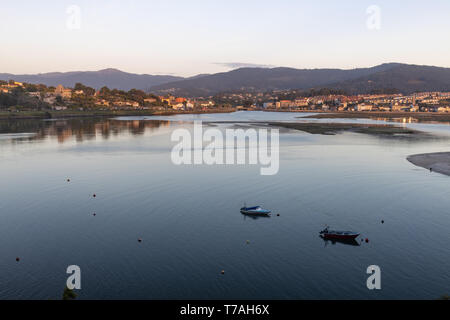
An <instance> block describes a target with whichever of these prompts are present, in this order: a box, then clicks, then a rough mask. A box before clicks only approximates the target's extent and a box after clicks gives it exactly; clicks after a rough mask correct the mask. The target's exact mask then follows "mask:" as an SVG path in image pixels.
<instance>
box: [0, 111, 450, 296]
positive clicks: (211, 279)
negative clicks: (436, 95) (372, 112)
mask: <svg viewBox="0 0 450 320" xmlns="http://www.w3.org/2000/svg"><path fill="white" fill-rule="evenodd" d="M297 116H299V114H291V113H260V112H240V113H234V114H215V115H201V116H200V115H197V116H192V115H179V116H174V117H155V118H152V117H140V118H120V119H96V120H92V119H83V120H76V119H72V120H57V121H37V120H29V121H25V120H24V121H14V122H6V121H3V122H2V121H0V161H1V162H0V163H1V169H0V219H1V220H0V221H1V223H0V257H1V259H0V298H1V299H59V298H60V297H61V294H62V291H63V288H64V286H65V281H66V279H67V276H68V275H67V274H66V273H65V271H66V268H67V266H69V265H72V264H75V265H79V266H80V267H81V273H82V290H81V291H80V292H79V298H80V299H435V298H438V297H440V296H442V295H444V294H450V268H449V264H450V209H449V208H450V178H449V177H447V176H443V175H439V174H430V173H429V172H427V171H426V170H424V169H421V168H418V167H415V166H413V165H412V164H410V163H409V162H407V161H406V157H407V156H408V155H411V154H416V153H423V152H438V151H450V150H449V149H450V139H449V137H448V133H449V132H450V131H449V128H450V127H449V126H448V125H426V124H411V125H409V124H407V125H408V126H412V127H420V128H421V129H423V130H429V131H433V132H435V133H436V134H440V135H442V137H441V138H438V137H437V136H436V137H437V138H436V139H426V140H410V139H392V138H391V139H389V138H379V137H374V136H368V135H363V134H356V133H343V134H338V135H336V136H322V135H310V134H307V133H303V132H299V131H287V130H281V133H280V171H279V173H278V174H277V175H275V176H261V175H260V174H259V169H260V167H259V166H250V165H245V166H175V165H173V164H172V162H171V158H170V151H171V149H172V147H173V145H174V143H173V142H171V141H170V135H171V133H172V131H173V130H174V129H176V128H180V127H184V128H188V129H190V128H192V122H191V121H192V120H193V119H203V120H205V121H247V120H248V121H262V122H263V121H269V120H278V121H302V120H299V119H296V118H295V117H297ZM333 121H339V122H354V121H355V120H348V121H345V120H342V119H340V120H333ZM364 121H366V122H367V121H372V120H364ZM230 125H232V124H229V123H224V124H218V125H217V126H218V128H226V127H227V126H230ZM67 178H70V179H71V181H70V182H67V181H66V179H67ZM94 193H95V194H96V195H97V197H96V198H93V197H92V195H93V194H94ZM244 202H246V203H247V204H262V205H264V207H266V208H269V209H273V210H274V212H275V213H280V216H279V217H277V216H276V215H274V216H272V217H271V218H266V219H262V218H261V219H251V218H245V217H244V216H242V215H241V214H240V213H239V208H240V207H241V206H242V205H243V203H244ZM94 212H95V213H96V216H93V213H94ZM381 220H384V221H385V223H384V224H382V223H381ZM325 224H328V225H330V226H332V227H333V228H342V229H350V230H355V231H358V232H361V234H362V236H363V237H364V238H369V240H370V242H369V243H362V244H361V245H360V246H352V245H346V244H342V243H335V244H333V243H331V242H325V241H323V240H322V239H321V238H319V237H318V232H319V231H320V230H321V229H322V228H323V226H324V225H325ZM138 238H142V239H143V242H142V243H138V241H137V239H138ZM247 240H249V241H250V242H249V244H247V243H246V241H247ZM16 257H20V259H21V260H20V262H16V260H15V259H16ZM373 264H375V265H379V266H380V267H381V270H382V290H380V291H376V292H374V291H369V290H368V289H367V287H366V279H367V277H368V275H367V274H366V269H367V267H368V266H369V265H373ZM221 270H225V275H221V274H220V272H221Z"/></svg>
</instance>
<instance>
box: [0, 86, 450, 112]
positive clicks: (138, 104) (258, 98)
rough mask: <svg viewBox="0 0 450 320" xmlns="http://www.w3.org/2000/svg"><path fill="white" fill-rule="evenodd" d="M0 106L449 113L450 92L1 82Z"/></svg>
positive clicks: (9, 109) (13, 108)
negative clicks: (157, 90) (196, 89)
mask: <svg viewBox="0 0 450 320" xmlns="http://www.w3.org/2000/svg"><path fill="white" fill-rule="evenodd" d="M0 108H1V109H2V110H3V111H7V112H20V111H23V110H52V111H63V110H77V111H85V110H102V111H113V110H149V111H152V112H158V111H159V112H164V111H172V112H185V111H203V112H207V111H212V110H218V109H221V108H227V109H234V110H268V111H269V110H270V111H315V112H317V111H324V112H326V111H333V112H337V111H348V112H354V111H358V112H370V111H382V112H439V113H448V112H450V92H417V93H414V94H410V95H403V94H401V93H376V94H375V93H374V94H360V95H346V94H344V93H341V92H335V91H333V90H328V89H322V90H317V91H315V90H310V91H301V90H284V91H271V92H251V93H245V92H234V93H223V94H218V95H215V96H210V97H195V98H192V97H191V98H189V97H177V96H172V95H165V96H158V95H155V94H152V93H146V92H144V91H142V90H137V89H132V90H129V91H123V90H118V89H109V88H108V87H103V88H101V89H100V90H96V89H94V88H91V87H87V86H85V85H83V84H81V83H77V84H75V86H74V87H73V88H68V87H64V86H63V85H61V84H60V85H58V86H56V87H52V86H46V85H43V84H29V83H21V82H17V81H14V80H10V81H0Z"/></svg>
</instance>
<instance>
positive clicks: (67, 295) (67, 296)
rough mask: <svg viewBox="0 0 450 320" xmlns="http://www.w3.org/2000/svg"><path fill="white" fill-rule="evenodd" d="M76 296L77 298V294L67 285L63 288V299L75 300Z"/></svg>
mask: <svg viewBox="0 0 450 320" xmlns="http://www.w3.org/2000/svg"><path fill="white" fill-rule="evenodd" d="M76 298H77V294H76V293H75V292H74V291H73V290H70V289H69V288H67V287H65V288H64V292H63V296H62V299H63V300H75V299H76Z"/></svg>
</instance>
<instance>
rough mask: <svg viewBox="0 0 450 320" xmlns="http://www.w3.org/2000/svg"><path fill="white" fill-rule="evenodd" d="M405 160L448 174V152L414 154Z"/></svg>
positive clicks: (449, 170)
mask: <svg viewBox="0 0 450 320" xmlns="http://www.w3.org/2000/svg"><path fill="white" fill-rule="evenodd" d="M406 160H408V161H409V162H411V163H412V164H413V165H415V166H417V167H422V168H424V169H428V170H430V171H431V172H437V173H441V174H444V175H447V176H450V152H435V153H423V154H415V155H411V156H409V157H407V158H406Z"/></svg>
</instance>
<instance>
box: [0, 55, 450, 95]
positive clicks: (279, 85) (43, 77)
mask: <svg viewBox="0 0 450 320" xmlns="http://www.w3.org/2000/svg"><path fill="white" fill-rule="evenodd" d="M10 79H13V80H16V81H20V82H29V83H42V84H46V85H48V86H50V85H51V86H56V85H58V84H62V85H64V86H66V87H73V86H74V85H75V83H77V82H81V83H83V84H84V85H87V86H91V87H94V88H96V89H100V88H101V87H103V86H107V87H109V88H110V89H114V88H116V89H122V90H130V89H133V88H135V89H141V90H145V91H148V92H152V93H155V94H169V93H170V94H173V95H178V96H186V97H193V96H210V95H215V94H218V93H222V92H233V91H253V92H254V91H260V92H261V91H271V90H289V89H295V90H309V89H317V88H330V89H339V90H342V91H345V92H347V93H348V94H356V93H370V92H374V91H377V90H384V89H395V90H397V91H399V92H403V93H411V92H415V91H450V68H444V67H438V66H427V65H414V64H403V63H397V62H390V63H383V64H380V65H376V66H373V67H368V68H355V69H337V68H315V69H296V68H290V67H274V68H260V67H244V68H238V69H234V70H231V71H226V72H219V73H214V74H198V75H196V76H192V77H187V78H184V77H177V76H171V75H149V74H134V73H128V72H124V71H121V70H119V69H115V68H106V69H101V70H98V71H70V72H49V73H40V74H34V75H33V74H29V75H14V74H10V73H0V80H6V81H7V80H10Z"/></svg>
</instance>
